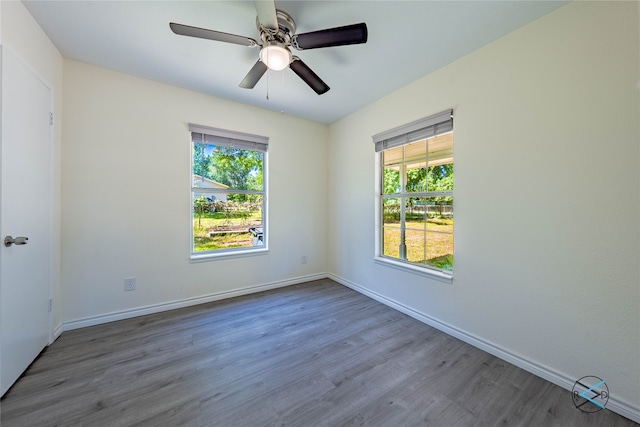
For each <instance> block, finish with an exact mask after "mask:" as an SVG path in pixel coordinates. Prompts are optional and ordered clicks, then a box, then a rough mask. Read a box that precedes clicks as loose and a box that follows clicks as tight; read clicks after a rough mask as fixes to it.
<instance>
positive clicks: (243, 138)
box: [189, 123, 269, 152]
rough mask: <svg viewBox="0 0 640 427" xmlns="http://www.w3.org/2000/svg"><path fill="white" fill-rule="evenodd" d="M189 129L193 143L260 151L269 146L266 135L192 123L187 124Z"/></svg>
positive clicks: (265, 149)
mask: <svg viewBox="0 0 640 427" xmlns="http://www.w3.org/2000/svg"><path fill="white" fill-rule="evenodd" d="M189 131H190V132H191V141H192V142H195V143H201V144H211V145H217V146H219V147H233V148H240V149H243V150H253V151H262V152H266V151H267V148H268V146H269V138H268V137H266V136H260V135H252V134H250V133H243V132H235V131H230V130H225V129H218V128H213V127H208V126H200V125H194V124H191V123H190V124H189Z"/></svg>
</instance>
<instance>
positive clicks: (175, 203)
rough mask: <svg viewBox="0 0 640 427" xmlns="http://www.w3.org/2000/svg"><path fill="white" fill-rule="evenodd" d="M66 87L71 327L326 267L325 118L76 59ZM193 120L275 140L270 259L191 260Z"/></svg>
mask: <svg viewBox="0 0 640 427" xmlns="http://www.w3.org/2000/svg"><path fill="white" fill-rule="evenodd" d="M64 88H65V92H64V111H65V120H64V124H63V136H64V150H63V158H62V166H63V173H62V188H63V192H62V207H63V213H64V214H63V221H62V239H63V240H62V253H63V266H62V280H63V283H64V294H63V298H64V319H65V321H66V322H67V323H68V324H69V325H71V326H82V325H84V324H90V323H92V322H99V321H104V320H109V318H108V317H107V318H105V317H102V318H100V316H105V315H108V314H109V313H120V312H123V311H126V310H134V309H137V310H138V313H139V309H141V308H144V307H147V306H151V305H156V304H164V303H171V302H175V301H183V300H186V299H190V298H197V297H202V296H206V295H214V294H221V293H225V292H228V291H234V290H239V289H248V288H250V287H254V286H260V285H265V284H274V283H275V284H286V283H289V282H290V281H292V280H293V281H295V280H298V279H300V278H308V277H310V276H313V275H318V274H325V271H326V270H325V268H326V264H327V263H326V253H327V245H326V237H325V236H326V234H327V219H326V217H327V215H326V205H327V192H326V178H325V176H326V170H327V163H326V159H327V154H326V150H327V136H328V127H327V126H326V125H321V124H317V123H313V122H309V121H305V120H301V119H296V118H293V117H290V116H286V115H283V114H278V113H273V112H268V111H265V110H261V109H257V108H252V107H248V106H245V105H241V104H237V103H233V102H229V101H225V100H222V99H216V98H213V97H210V96H206V95H203V94H198V93H195V92H191V91H188V90H184V89H179V88H176V87H172V86H167V85H163V84H160V83H156V82H152V81H149V80H144V79H140V78H136V77H132V76H129V75H125V74H120V73H117V72H113V71H109V70H106V69H102V68H98V67H94V66H91V65H87V64H84V63H80V62H76V61H72V60H65V62H64ZM188 123H197V124H201V125H205V126H213V127H218V128H224V129H230V130H234V131H240V132H247V133H252V134H258V135H264V136H268V137H269V138H270V140H269V165H268V182H269V184H268V185H269V202H268V203H269V211H268V215H269V217H268V221H269V223H268V225H269V234H270V237H269V239H270V240H269V253H268V255H261V256H251V257H244V258H235V259H225V260H222V259H220V260H216V261H211V262H202V263H190V262H189V253H190V231H189V230H190V223H191V220H190V217H191V213H190V209H191V201H190V185H191V180H192V172H191V170H190V152H191V145H190V142H189V133H188V130H187V124H188ZM150 178H152V179H150ZM149 182H153V185H149ZM302 255H306V256H307V257H308V263H307V264H304V265H302V264H301V263H300V259H301V256H302ZM129 276H135V277H136V278H137V290H136V291H134V292H126V293H125V292H124V291H123V286H124V278H125V277H129ZM87 318H89V320H88V321H84V322H83V321H80V320H82V319H85V320H86V319H87ZM78 321H80V322H78Z"/></svg>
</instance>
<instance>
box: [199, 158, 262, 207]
mask: <svg viewBox="0 0 640 427" xmlns="http://www.w3.org/2000/svg"><path fill="white" fill-rule="evenodd" d="M263 157H264V156H263V153H262V152H259V151H253V150H242V149H239V148H234V147H216V148H215V150H214V151H213V153H212V154H211V155H210V156H209V157H208V165H207V176H208V177H210V178H211V179H213V180H215V181H217V182H220V183H222V184H225V185H228V186H229V187H230V188H232V189H236V190H257V191H260V190H262V189H263V186H262V182H263V181H262V180H263V177H262V161H263ZM249 199H251V198H250V197H247V195H245V194H236V195H230V196H229V197H228V200H232V201H237V202H243V201H247V200H249Z"/></svg>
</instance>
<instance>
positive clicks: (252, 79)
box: [240, 60, 267, 89]
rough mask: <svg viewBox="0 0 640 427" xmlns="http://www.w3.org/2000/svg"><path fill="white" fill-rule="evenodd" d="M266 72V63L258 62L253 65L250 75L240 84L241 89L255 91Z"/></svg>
mask: <svg viewBox="0 0 640 427" xmlns="http://www.w3.org/2000/svg"><path fill="white" fill-rule="evenodd" d="M266 71H267V66H266V65H265V64H264V62H262V61H260V60H258V62H256V63H255V64H253V67H251V70H249V73H248V74H247V75H246V76H245V77H244V79H242V81H241V82H240V87H241V88H245V89H253V88H254V87H255V85H256V84H257V83H258V81H259V80H260V78H262V76H263V75H264V73H265V72H266Z"/></svg>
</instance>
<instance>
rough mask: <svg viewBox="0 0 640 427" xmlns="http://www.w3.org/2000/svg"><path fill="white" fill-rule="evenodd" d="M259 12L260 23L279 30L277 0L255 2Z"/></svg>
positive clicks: (258, 0)
mask: <svg viewBox="0 0 640 427" xmlns="http://www.w3.org/2000/svg"><path fill="white" fill-rule="evenodd" d="M253 3H254V4H255V6H256V12H258V21H260V24H261V25H262V26H263V27H265V28H269V29H270V30H274V31H278V17H277V16H276V2H275V1H274V0H256V1H254V2H253Z"/></svg>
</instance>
